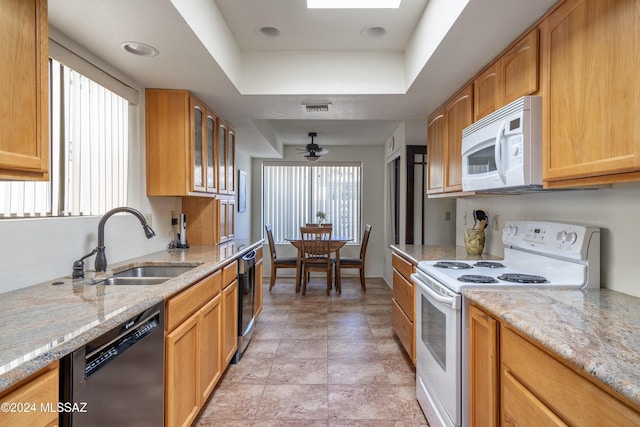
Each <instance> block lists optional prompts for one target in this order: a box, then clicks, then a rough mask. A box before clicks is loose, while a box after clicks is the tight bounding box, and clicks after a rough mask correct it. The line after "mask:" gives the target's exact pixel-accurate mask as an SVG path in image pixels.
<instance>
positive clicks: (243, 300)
mask: <svg viewBox="0 0 640 427" xmlns="http://www.w3.org/2000/svg"><path fill="white" fill-rule="evenodd" d="M238 261H239V262H238V351H236V354H235V355H234V356H233V358H232V359H231V363H238V362H239V361H240V359H241V358H242V355H243V354H244V352H245V351H246V350H247V346H249V342H250V341H251V337H253V327H254V322H255V307H254V302H255V285H256V277H255V275H256V251H255V250H251V251H249V252H246V253H244V254H243V255H242V256H241V257H240V259H239V260H238Z"/></svg>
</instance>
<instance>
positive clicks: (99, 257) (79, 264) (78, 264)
mask: <svg viewBox="0 0 640 427" xmlns="http://www.w3.org/2000/svg"><path fill="white" fill-rule="evenodd" d="M119 212H128V213H130V214H132V215H134V216H135V217H136V218H138V220H139V221H140V224H142V228H143V229H144V235H145V236H147V239H150V238H152V237H153V236H155V235H156V233H155V232H154V231H153V229H152V228H151V227H149V224H147V220H146V219H144V215H142V214H141V213H140V212H139V211H137V210H135V209H133V208H129V207H121V208H114V209H111V210H110V211H109V212H107V213H105V214H104V215H103V216H102V218H101V219H100V222H99V223H98V247H96V248H95V249H94V250H93V251H91V252H90V253H88V254H87V255H85V256H83V257H82V258H80V259H79V260H77V261H75V262H74V263H73V274H72V277H73V278H81V277H84V259H85V258H88V257H90V256H91V255H94V254H95V255H96V260H95V269H96V271H106V270H107V255H106V254H105V247H104V226H105V224H106V222H107V220H108V219H109V218H111V216H112V215H114V214H117V213H119Z"/></svg>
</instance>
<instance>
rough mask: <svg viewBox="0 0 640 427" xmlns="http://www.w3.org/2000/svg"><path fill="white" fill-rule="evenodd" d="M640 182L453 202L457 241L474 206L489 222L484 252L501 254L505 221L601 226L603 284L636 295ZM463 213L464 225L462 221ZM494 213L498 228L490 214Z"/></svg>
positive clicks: (638, 284) (639, 289)
mask: <svg viewBox="0 0 640 427" xmlns="http://www.w3.org/2000/svg"><path fill="white" fill-rule="evenodd" d="M638 200H640V183H630V184H618V185H614V186H612V187H611V188H603V189H598V190H582V191H580V190H578V191H576V190H569V191H554V192H549V193H544V194H527V195H504V196H476V197H473V198H460V199H458V202H457V224H456V229H457V233H456V243H457V244H458V245H463V244H464V243H463V233H464V229H465V228H471V226H472V225H473V220H472V219H471V218H472V216H471V213H472V212H473V210H474V209H483V210H486V211H487V213H488V215H489V219H490V226H489V228H487V239H486V242H485V247H486V251H487V252H488V253H491V254H494V255H498V256H502V255H503V253H504V251H503V244H502V242H501V230H500V229H501V228H502V226H503V225H504V222H505V221H507V220H510V219H537V220H554V221H565V222H569V223H576V224H586V225H594V226H598V227H600V228H601V261H600V263H601V267H600V268H601V284H602V287H606V288H608V289H612V290H615V291H619V292H623V293H626V294H629V295H634V296H637V297H640V281H639V280H638V276H639V274H640V264H639V263H638V247H639V244H638V242H640V205H639V204H638ZM465 212H466V213H467V218H468V220H467V221H468V223H467V226H464V225H463V224H462V221H463V213H465ZM495 215H499V224H498V230H496V229H495V228H494V227H493V225H494V224H493V221H492V218H494V217H495Z"/></svg>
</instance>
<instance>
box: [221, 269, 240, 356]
mask: <svg viewBox="0 0 640 427" xmlns="http://www.w3.org/2000/svg"><path fill="white" fill-rule="evenodd" d="M222 304H223V307H222V316H223V321H222V323H223V324H224V329H223V331H222V355H223V356H222V360H223V362H224V365H225V366H227V364H229V362H230V361H231V359H232V358H233V356H234V354H235V353H236V350H237V349H238V279H235V280H234V281H233V282H231V284H230V285H228V286H227V287H226V288H224V289H223V290H222Z"/></svg>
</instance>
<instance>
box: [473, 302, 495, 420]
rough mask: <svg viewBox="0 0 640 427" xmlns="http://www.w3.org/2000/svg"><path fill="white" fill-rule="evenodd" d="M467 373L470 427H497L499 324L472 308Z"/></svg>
mask: <svg viewBox="0 0 640 427" xmlns="http://www.w3.org/2000/svg"><path fill="white" fill-rule="evenodd" d="M469 372H470V373H471V375H469V402H471V404H470V407H469V425H470V426H471V427H481V426H487V427H489V426H497V425H498V408H499V405H500V401H499V400H498V399H499V390H498V385H499V375H500V360H499V359H498V322H497V321H496V320H495V319H494V318H493V317H491V316H489V315H488V314H486V313H485V312H483V311H482V310H480V309H478V308H476V307H474V306H471V307H470V309H469Z"/></svg>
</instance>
